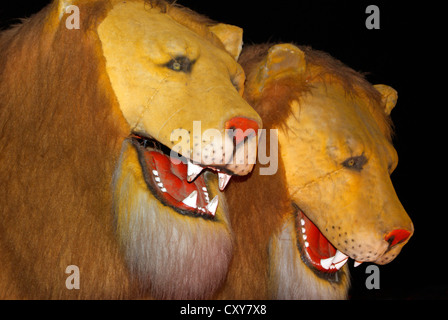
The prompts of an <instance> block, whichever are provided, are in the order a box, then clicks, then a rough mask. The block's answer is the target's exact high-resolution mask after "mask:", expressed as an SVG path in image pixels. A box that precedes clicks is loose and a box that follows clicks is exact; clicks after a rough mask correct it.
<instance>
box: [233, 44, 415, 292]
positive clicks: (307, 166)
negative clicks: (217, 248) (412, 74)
mask: <svg viewBox="0 0 448 320" xmlns="http://www.w3.org/2000/svg"><path fill="white" fill-rule="evenodd" d="M240 63H241V64H242V66H243V67H244V69H245V71H246V75H247V83H246V91H245V97H246V98H247V100H248V101H249V102H250V103H251V105H253V106H254V108H255V109H256V110H257V111H258V112H259V114H260V116H261V117H262V119H263V121H264V125H265V128H269V129H278V144H279V154H280V163H281V164H282V165H281V166H280V167H279V171H278V172H277V174H276V175H275V176H270V177H263V176H259V175H258V169H257V167H256V168H255V170H254V172H253V174H252V176H251V177H249V178H248V179H246V178H244V179H242V180H244V182H243V183H239V184H238V186H237V183H235V184H234V185H231V188H230V189H229V190H227V191H228V194H227V195H228V200H229V206H230V212H231V214H232V216H231V220H232V225H233V226H235V234H237V235H238V234H240V232H241V234H240V235H241V237H240V238H241V239H239V241H237V248H236V253H235V256H238V251H239V250H247V249H248V248H247V246H246V245H245V244H246V243H248V242H249V238H250V239H251V241H252V242H251V243H254V242H256V243H257V245H256V247H260V250H259V251H258V256H257V257H256V258H253V259H256V261H257V262H254V263H253V264H254V265H262V263H261V262H262V261H264V263H265V264H266V265H268V267H266V269H265V270H262V268H261V270H262V271H259V276H260V278H263V277H264V278H265V279H266V280H265V282H264V281H262V280H260V278H258V283H263V282H264V289H265V290H266V291H265V292H269V293H267V296H268V297H271V298H280V299H301V298H304V299H306V298H308V299H309V298H311V299H318V298H327V299H328V298H344V297H346V295H347V288H348V285H349V278H348V268H347V267H344V265H345V264H346V262H347V261H348V259H349V258H351V259H353V260H355V263H356V265H359V264H360V263H362V262H374V263H377V264H385V263H388V262H391V261H392V260H393V259H394V258H395V257H396V256H397V255H398V253H399V252H400V250H401V249H402V248H403V246H404V245H405V244H406V243H407V242H408V241H409V238H410V237H411V236H412V234H413V232H414V228H413V224H412V222H411V220H410V218H409V217H408V215H407V213H406V212H405V210H404V208H403V206H402V205H401V203H400V201H399V199H398V197H397V195H396V193H395V191H394V188H393V185H392V183H391V180H390V174H391V173H392V171H393V170H394V169H395V167H396V166H397V161H398V157H397V152H396V151H395V149H394V148H393V146H392V144H391V126H390V118H389V114H390V112H391V110H392V108H393V107H394V106H395V103H396V100H397V94H396V92H395V90H393V89H392V88H390V87H388V86H385V85H375V86H372V85H371V84H369V83H368V82H367V81H366V80H365V79H364V78H363V77H362V76H361V75H360V74H358V73H356V72H355V71H353V70H352V69H350V68H348V67H346V66H344V65H343V64H342V63H340V62H339V61H337V60H336V59H334V58H332V57H330V56H329V55H327V54H325V53H322V52H319V51H315V50H311V49H310V48H308V47H300V48H299V47H297V46H294V45H292V44H279V45H273V46H269V45H261V46H253V47H249V48H247V49H245V50H244V51H243V54H242V56H241V59H240ZM270 152H271V153H272V152H275V150H271V151H270ZM282 185H283V187H282ZM260 186H263V187H262V188H261V187H260ZM271 186H273V187H272V188H271ZM233 187H234V188H233ZM279 189H281V190H280V191H279ZM248 190H252V193H249V191H248ZM240 192H244V195H245V196H244V197H243V198H245V199H246V200H245V201H242V200H241V196H240V197H238V193H240ZM285 195H286V196H285ZM276 196H277V197H278V198H277V197H276ZM264 199H268V200H264ZM272 199H277V201H272ZM269 201H271V202H274V203H273V204H272V205H271V204H269V203H268V202H269ZM244 208H250V209H248V210H247V211H248V212H247V213H246V214H243V213H242V212H241V211H242V210H245V209H244ZM251 216H252V217H251ZM264 222H266V224H269V226H266V225H265V224H264ZM239 225H245V226H246V227H247V226H248V225H254V226H257V227H253V230H254V231H252V229H245V230H244V231H240V230H238V229H237V228H238V226H239ZM269 228H270V231H269ZM248 230H250V231H248ZM248 233H250V234H248ZM268 234H269V235H268ZM266 247H269V250H268V251H265V250H266ZM264 252H267V253H266V254H265V253H264ZM254 255H256V254H255V253H254ZM263 256H265V258H264V260H263V258H261V257H263ZM248 259H249V260H250V259H251V258H250V257H249V258H248V257H247V256H244V255H243V254H242V255H241V257H240V260H238V261H239V262H237V261H235V262H234V265H232V267H231V269H230V275H231V276H232V275H233V271H232V270H233V269H235V270H238V268H239V269H240V270H241V269H242V267H241V266H240V265H243V264H244V265H248V264H249V263H248ZM235 278H237V276H236V275H235ZM255 280H256V279H254V278H252V279H251V281H252V282H254V281H255ZM235 283H238V281H235ZM233 285H234V286H235V284H233ZM240 287H244V286H242V285H240ZM262 290H263V287H258V289H257V292H256V293H254V292H252V294H255V295H259V292H260V291H262ZM241 292H244V291H243V290H241ZM246 293H247V291H246ZM248 294H251V293H248ZM246 297H247V296H246ZM264 297H265V298H266V296H264Z"/></svg>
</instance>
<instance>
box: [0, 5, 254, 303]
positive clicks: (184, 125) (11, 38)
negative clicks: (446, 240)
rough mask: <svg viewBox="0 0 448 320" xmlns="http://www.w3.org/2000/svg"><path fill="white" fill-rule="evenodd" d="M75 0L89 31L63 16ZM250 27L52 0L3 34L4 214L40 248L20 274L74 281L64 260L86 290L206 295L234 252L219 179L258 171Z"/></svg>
mask: <svg viewBox="0 0 448 320" xmlns="http://www.w3.org/2000/svg"><path fill="white" fill-rule="evenodd" d="M72 5H74V6H76V7H77V8H78V9H79V10H77V12H79V19H80V27H79V29H76V28H75V29H70V28H67V27H66V23H65V22H66V19H67V18H68V17H69V15H70V13H71V11H70V6H72ZM72 12H73V11H72ZM241 38H242V30H241V29H240V28H237V27H234V26H229V25H225V24H217V23H215V22H212V21H210V20H209V19H206V18H204V17H202V16H200V15H198V14H196V13H194V12H192V11H189V10H187V9H186V8H182V7H180V6H177V5H169V4H167V3H165V2H164V1H143V0H131V1H114V0H112V1H101V0H99V1H81V0H80V1H72V2H70V1H54V2H53V3H52V4H51V5H49V6H48V7H47V8H45V9H43V10H42V11H41V12H40V13H38V14H36V15H35V16H33V17H32V18H30V19H28V20H27V21H25V22H24V23H23V24H22V25H19V26H16V27H15V28H13V29H11V30H8V31H7V32H6V33H4V34H3V35H2V38H1V40H0V47H1V50H2V52H1V53H2V57H1V60H0V64H1V66H2V70H4V72H3V73H2V78H1V81H2V82H1V88H0V89H1V91H0V96H1V98H2V102H1V103H2V112H3V113H2V119H1V120H2V122H1V123H2V128H4V131H2V137H1V138H2V140H1V141H2V146H3V147H4V149H3V150H4V152H5V153H4V154H7V155H8V156H7V157H5V158H2V168H9V169H8V170H9V171H2V181H5V183H7V185H8V186H9V187H7V188H6V187H5V189H7V190H5V189H4V192H6V193H8V194H2V199H3V203H2V207H5V208H7V209H6V210H5V212H4V213H2V214H3V216H2V220H3V221H12V220H10V219H9V218H8V217H13V216H14V217H15V218H14V219H13V221H14V223H13V224H14V227H13V226H12V225H5V226H4V228H3V226H2V235H3V236H4V237H5V239H7V240H5V243H10V245H9V247H11V246H13V247H14V246H17V248H16V249H15V250H12V251H11V252H14V256H15V255H17V259H18V260H20V261H21V263H22V264H24V265H26V264H27V261H33V263H32V266H27V267H26V269H27V270H28V271H29V272H25V271H23V270H22V276H21V277H22V278H23V279H33V281H34V282H35V283H37V285H35V286H34V287H35V288H41V289H36V292H41V291H42V292H43V293H42V295H40V296H41V297H42V296H43V297H48V296H52V297H60V296H65V295H68V294H69V293H68V292H67V290H66V289H65V288H64V281H63V280H62V281H60V277H61V272H60V271H55V270H60V269H61V268H62V267H63V266H64V265H65V266H67V265H70V264H76V265H78V266H79V268H80V269H81V270H84V271H83V272H84V273H83V279H84V281H86V282H87V283H89V284H90V285H88V284H85V287H84V288H85V290H84V291H82V292H81V293H80V296H83V297H91V296H101V292H105V294H104V295H103V297H104V296H112V297H114V296H126V295H127V294H131V293H135V291H133V288H135V287H138V290H137V291H138V292H140V293H142V292H143V293H145V294H147V293H149V294H150V296H152V297H155V298H203V297H206V296H209V295H210V294H211V293H212V292H213V291H214V290H215V289H216V288H217V287H218V286H219V285H220V283H221V282H222V280H223V279H224V277H225V275H226V272H227V266H228V263H229V260H230V257H231V250H232V235H231V228H230V226H229V223H228V218H227V211H226V206H225V199H224V198H223V197H221V191H222V190H223V189H224V188H225V186H226V184H227V183H228V181H229V179H230V177H231V176H232V175H245V174H247V173H248V172H249V171H250V170H251V168H252V166H253V164H250V163H249V161H245V160H247V159H245V158H244V149H245V147H247V146H249V147H251V146H254V145H256V140H257V139H256V135H255V134H253V133H254V132H256V131H257V129H258V128H260V127H261V120H260V118H259V116H258V114H257V113H256V112H255V111H254V110H253V109H252V108H251V107H250V106H249V104H248V103H247V102H246V101H245V100H244V99H243V98H242V96H241V95H242V93H243V83H244V81H245V75H244V72H243V70H242V68H241V67H240V66H239V64H237V62H236V60H235V59H236V58H237V57H238V55H239V53H240V51H241ZM6 102H7V103H6ZM19 128H20V131H21V132H22V133H21V134H20V135H16V134H14V132H17V131H18V129H19ZM248 129H250V130H248ZM31 146H32V148H30V147H31ZM31 149H33V151H31ZM241 156H242V157H243V158H242V160H243V161H240V162H237V161H234V160H237V159H241ZM24 168H25V169H24ZM16 169H17V170H16ZM6 172H7V173H6ZM6 181H8V182H6ZM20 186H22V187H20ZM23 186H26V189H27V190H28V189H29V192H26V197H25V193H24V192H23ZM49 190H51V192H49ZM6 199H8V200H6ZM39 204H42V205H39ZM31 217H32V218H31ZM33 221H34V222H33ZM11 223H12V222H11ZM33 225H40V226H41V230H40V231H38V230H36V229H35V227H34V226H33ZM24 230H27V231H26V232H27V235H25V234H23V232H24ZM3 231H4V233H3ZM116 238H117V239H118V241H117V239H116ZM116 242H117V243H118V244H119V245H117V246H116V245H115V243H116ZM13 244H14V245H13ZM15 244H16V245H15ZM19 248H20V249H19ZM44 248H47V249H44ZM0 251H1V250H0ZM43 251H45V252H46V254H44V255H42V254H41V253H42V252H43ZM17 259H16V260H14V259H13V258H8V261H17ZM22 264H20V263H17V264H16V266H15V267H14V268H12V269H11V273H13V274H14V273H15V272H16V271H15V270H21V269H20V265H22ZM17 272H20V271H17ZM100 274H103V275H100ZM34 275H39V276H38V277H34ZM56 275H57V276H56ZM106 275H108V276H109V277H112V278H111V279H107V280H105V279H104V277H106ZM63 276H64V274H63V271H62V277H63ZM11 278H17V277H13V276H11ZM56 279H59V280H56ZM101 279H102V280H101ZM112 279H115V281H114V280H112ZM25 282H26V281H25V280H24V283H25ZM98 282H100V283H101V285H94V284H95V283H98ZM51 283H53V285H56V284H57V285H58V286H60V289H55V287H54V286H52V285H51ZM22 287H25V288H26V285H23V286H22ZM88 287H90V288H91V291H89V290H88V289H87V288H88ZM58 288H59V287H58ZM94 288H102V289H101V290H100V289H97V290H98V291H97V292H95V293H93V292H94V291H93V290H94ZM39 290H41V291H39ZM64 290H65V291H64ZM30 292H32V291H30ZM89 292H91V295H89ZM30 294H31V295H32V293H30ZM36 296H39V295H37V294H36Z"/></svg>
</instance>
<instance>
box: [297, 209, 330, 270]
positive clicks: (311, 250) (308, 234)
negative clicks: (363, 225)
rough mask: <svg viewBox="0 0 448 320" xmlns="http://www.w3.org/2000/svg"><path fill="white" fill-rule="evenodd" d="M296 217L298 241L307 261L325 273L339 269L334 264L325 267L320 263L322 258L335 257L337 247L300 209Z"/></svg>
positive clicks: (303, 256)
mask: <svg viewBox="0 0 448 320" xmlns="http://www.w3.org/2000/svg"><path fill="white" fill-rule="evenodd" d="M296 219H297V220H296V224H297V242H298V244H299V249H300V252H301V254H302V258H303V259H304V260H305V263H307V264H308V265H309V266H311V267H313V268H315V269H317V270H318V271H321V272H324V273H335V272H336V271H338V270H337V269H336V268H334V267H333V266H332V267H330V268H329V269H325V268H324V267H322V265H321V263H320V261H321V259H327V258H330V257H333V256H334V255H335V254H336V248H335V247H334V246H333V245H332V244H331V243H330V242H329V241H328V240H327V238H325V236H324V235H323V234H322V233H321V232H320V231H319V229H318V228H317V227H316V225H315V224H314V223H312V222H311V220H310V219H308V217H307V216H306V215H305V214H304V213H303V212H302V211H301V210H300V209H299V210H298V213H297V218H296Z"/></svg>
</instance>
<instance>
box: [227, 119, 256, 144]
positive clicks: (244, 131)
mask: <svg viewBox="0 0 448 320" xmlns="http://www.w3.org/2000/svg"><path fill="white" fill-rule="evenodd" d="M226 129H228V130H235V131H234V132H231V134H232V135H233V137H234V139H235V144H236V145H238V144H239V143H240V142H242V141H244V138H246V137H248V136H249V135H251V134H255V135H256V134H257V131H258V123H257V122H256V121H254V120H251V119H247V118H243V117H235V118H232V119H230V120H229V121H227V122H226ZM249 129H252V130H253V131H252V130H249Z"/></svg>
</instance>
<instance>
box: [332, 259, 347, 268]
mask: <svg viewBox="0 0 448 320" xmlns="http://www.w3.org/2000/svg"><path fill="white" fill-rule="evenodd" d="M347 261H348V257H347V258H345V259H344V260H342V261H340V262H338V263H335V264H334V266H335V267H336V269H338V270H339V269H341V268H342V267H343V266H344V264H346V263H347Z"/></svg>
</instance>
